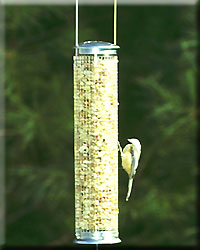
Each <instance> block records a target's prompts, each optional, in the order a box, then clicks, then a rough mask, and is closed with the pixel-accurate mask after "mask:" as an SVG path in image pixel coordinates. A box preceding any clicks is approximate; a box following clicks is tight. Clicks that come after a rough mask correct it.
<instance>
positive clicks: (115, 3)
mask: <svg viewBox="0 0 200 250" xmlns="http://www.w3.org/2000/svg"><path fill="white" fill-rule="evenodd" d="M75 16H76V20H75V23H76V32H75V46H76V47H78V0H76V15H75ZM113 34H114V37H113V40H114V42H113V44H114V45H117V0H114V31H113Z"/></svg>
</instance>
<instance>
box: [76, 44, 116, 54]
mask: <svg viewBox="0 0 200 250" xmlns="http://www.w3.org/2000/svg"><path fill="white" fill-rule="evenodd" d="M74 48H75V49H76V52H77V54H79V55H80V54H83V55H84V54H90V55H91V54H92V55H94V54H100V55H105V54H106V55H108V54H112V55H113V54H117V49H119V48H120V47H119V46H118V45H115V44H112V43H108V42H102V41H86V42H83V43H80V44H79V45H78V46H74Z"/></svg>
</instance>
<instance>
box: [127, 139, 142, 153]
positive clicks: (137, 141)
mask: <svg viewBox="0 0 200 250" xmlns="http://www.w3.org/2000/svg"><path fill="white" fill-rule="evenodd" d="M128 141H129V142H130V143H131V144H133V145H134V146H135V147H136V148H137V150H139V151H141V143H140V141H139V140H138V139H135V138H132V139H128Z"/></svg>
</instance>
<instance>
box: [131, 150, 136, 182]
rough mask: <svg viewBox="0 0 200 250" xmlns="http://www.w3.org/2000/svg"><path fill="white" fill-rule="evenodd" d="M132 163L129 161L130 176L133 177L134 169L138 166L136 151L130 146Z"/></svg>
mask: <svg viewBox="0 0 200 250" xmlns="http://www.w3.org/2000/svg"><path fill="white" fill-rule="evenodd" d="M131 153H132V163H131V176H130V178H133V177H134V175H135V173H136V169H137V167H138V159H137V155H136V152H135V150H134V147H132V152H131Z"/></svg>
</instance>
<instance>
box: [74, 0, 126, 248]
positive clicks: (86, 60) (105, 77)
mask: <svg viewBox="0 0 200 250" xmlns="http://www.w3.org/2000/svg"><path fill="white" fill-rule="evenodd" d="M77 2H78V1H77ZM77 2H76V23H78V21H77V20H78V19H77V16H78V3H77ZM114 6H115V8H114V10H115V16H116V1H115V4H114ZM114 20H116V19H115V18H114ZM114 27H116V25H114ZM77 30H78V28H77V25H76V46H75V56H74V58H73V59H74V164H75V171H74V172H75V235H76V241H75V242H76V243H82V244H112V243H119V242H121V240H120V239H119V238H118V236H119V233H118V213H119V209H118V56H117V49H119V46H118V45H116V43H114V44H112V43H108V42H102V41H86V42H84V43H80V44H78V42H77V37H78V35H77ZM114 36H115V39H114V41H116V32H114Z"/></svg>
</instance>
